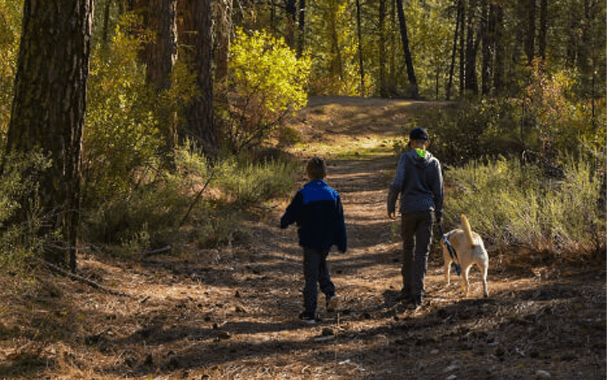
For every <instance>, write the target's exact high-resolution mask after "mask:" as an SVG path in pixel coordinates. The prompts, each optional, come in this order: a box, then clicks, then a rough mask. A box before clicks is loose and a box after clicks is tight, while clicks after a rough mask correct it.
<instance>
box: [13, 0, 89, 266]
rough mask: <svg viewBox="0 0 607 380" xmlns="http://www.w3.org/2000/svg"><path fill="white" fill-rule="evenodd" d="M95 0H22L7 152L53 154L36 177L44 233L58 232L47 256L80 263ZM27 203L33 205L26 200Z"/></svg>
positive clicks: (70, 262) (47, 251)
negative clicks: (78, 249)
mask: <svg viewBox="0 0 607 380" xmlns="http://www.w3.org/2000/svg"><path fill="white" fill-rule="evenodd" d="M92 14H93V2H92V0H45V1H35V0H25V2H24V7H23V30H22V36H21V46H20V48H19V61H18V66H17V75H16V80H15V94H14V100H13V108H12V111H11V121H10V124H9V128H8V134H7V146H6V152H7V153H12V152H15V153H27V152H30V151H32V150H34V149H42V151H43V152H44V153H46V154H48V156H49V157H50V158H51V160H52V167H51V168H50V169H48V170H46V171H45V172H43V173H42V174H41V176H40V177H39V178H38V186H39V188H38V195H39V197H40V206H41V207H42V211H43V212H44V213H45V217H48V221H47V223H45V226H47V227H45V228H44V229H43V231H41V233H43V234H44V233H48V232H51V231H54V230H59V231H60V232H61V237H62V240H63V241H62V242H53V243H52V244H49V245H48V246H46V247H45V251H44V256H45V259H46V260H48V261H50V262H51V263H53V264H58V265H62V266H63V265H65V264H66V263H67V260H69V266H70V268H71V269H72V270H75V269H76V243H77V239H78V224H79V215H80V181H81V177H82V172H81V162H82V158H81V154H82V127H83V125H84V114H85V109H86V84H87V78H88V71H89V57H90V41H91V29H92ZM23 202H24V204H23V207H24V208H27V207H29V206H31V205H29V204H28V203H29V202H30V200H24V201H23Z"/></svg>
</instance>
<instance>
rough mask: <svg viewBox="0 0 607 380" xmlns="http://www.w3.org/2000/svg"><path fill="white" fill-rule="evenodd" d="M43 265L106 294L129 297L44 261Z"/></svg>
mask: <svg viewBox="0 0 607 380" xmlns="http://www.w3.org/2000/svg"><path fill="white" fill-rule="evenodd" d="M43 263H44V265H45V266H46V267H47V268H49V269H50V270H52V271H54V272H57V273H59V274H62V275H64V276H66V277H69V278H71V279H72V280H75V281H79V282H82V283H84V284H87V285H90V286H92V287H93V288H95V289H99V290H101V291H104V292H106V293H109V294H111V295H114V296H119V297H127V295H126V294H124V293H121V292H117V291H114V290H111V289H108V288H106V287H104V286H101V285H99V284H98V283H96V282H94V281H91V280H89V279H88V278H85V277H82V276H79V275H77V274H74V273H71V272H68V271H66V270H63V269H61V268H59V267H58V266H56V265H54V264H51V263H49V262H48V261H44V262H43Z"/></svg>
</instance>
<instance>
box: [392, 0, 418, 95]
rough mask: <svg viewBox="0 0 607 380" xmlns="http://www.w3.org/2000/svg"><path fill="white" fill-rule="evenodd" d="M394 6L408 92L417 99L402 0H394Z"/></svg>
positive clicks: (415, 80) (415, 81)
mask: <svg viewBox="0 0 607 380" xmlns="http://www.w3.org/2000/svg"><path fill="white" fill-rule="evenodd" d="M396 7H397V12H398V21H399V24H400V34H401V38H402V43H403V50H404V53H405V63H406V64H407V77H408V78H409V90H410V91H409V94H410V97H411V98H413V99H419V90H418V86H417V79H416V78H415V69H414V68H413V57H412V56H411V50H410V49H409V37H408V36H407V23H406V20H405V11H404V10H403V0H396Z"/></svg>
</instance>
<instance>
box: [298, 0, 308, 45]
mask: <svg viewBox="0 0 607 380" xmlns="http://www.w3.org/2000/svg"><path fill="white" fill-rule="evenodd" d="M305 31H306V0H299V35H298V41H299V42H298V43H297V56H298V57H301V56H302V55H303V52H304V50H305V48H306V44H305V36H306V34H305Z"/></svg>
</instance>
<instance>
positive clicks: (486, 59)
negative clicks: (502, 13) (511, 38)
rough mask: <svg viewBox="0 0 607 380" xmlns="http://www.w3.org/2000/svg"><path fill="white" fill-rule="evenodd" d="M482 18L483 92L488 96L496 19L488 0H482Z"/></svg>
mask: <svg viewBox="0 0 607 380" xmlns="http://www.w3.org/2000/svg"><path fill="white" fill-rule="evenodd" d="M481 6H482V12H481V14H482V20H481V25H482V27H481V30H482V32H481V36H482V37H481V38H482V47H483V48H482V64H481V94H482V95H484V96H486V95H489V94H490V92H491V77H492V71H493V70H492V69H493V65H492V63H493V52H494V51H495V46H494V35H495V33H494V29H495V28H494V27H495V24H494V22H495V20H494V17H493V14H492V13H491V11H490V5H489V4H487V0H483V1H482V5H481Z"/></svg>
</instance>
